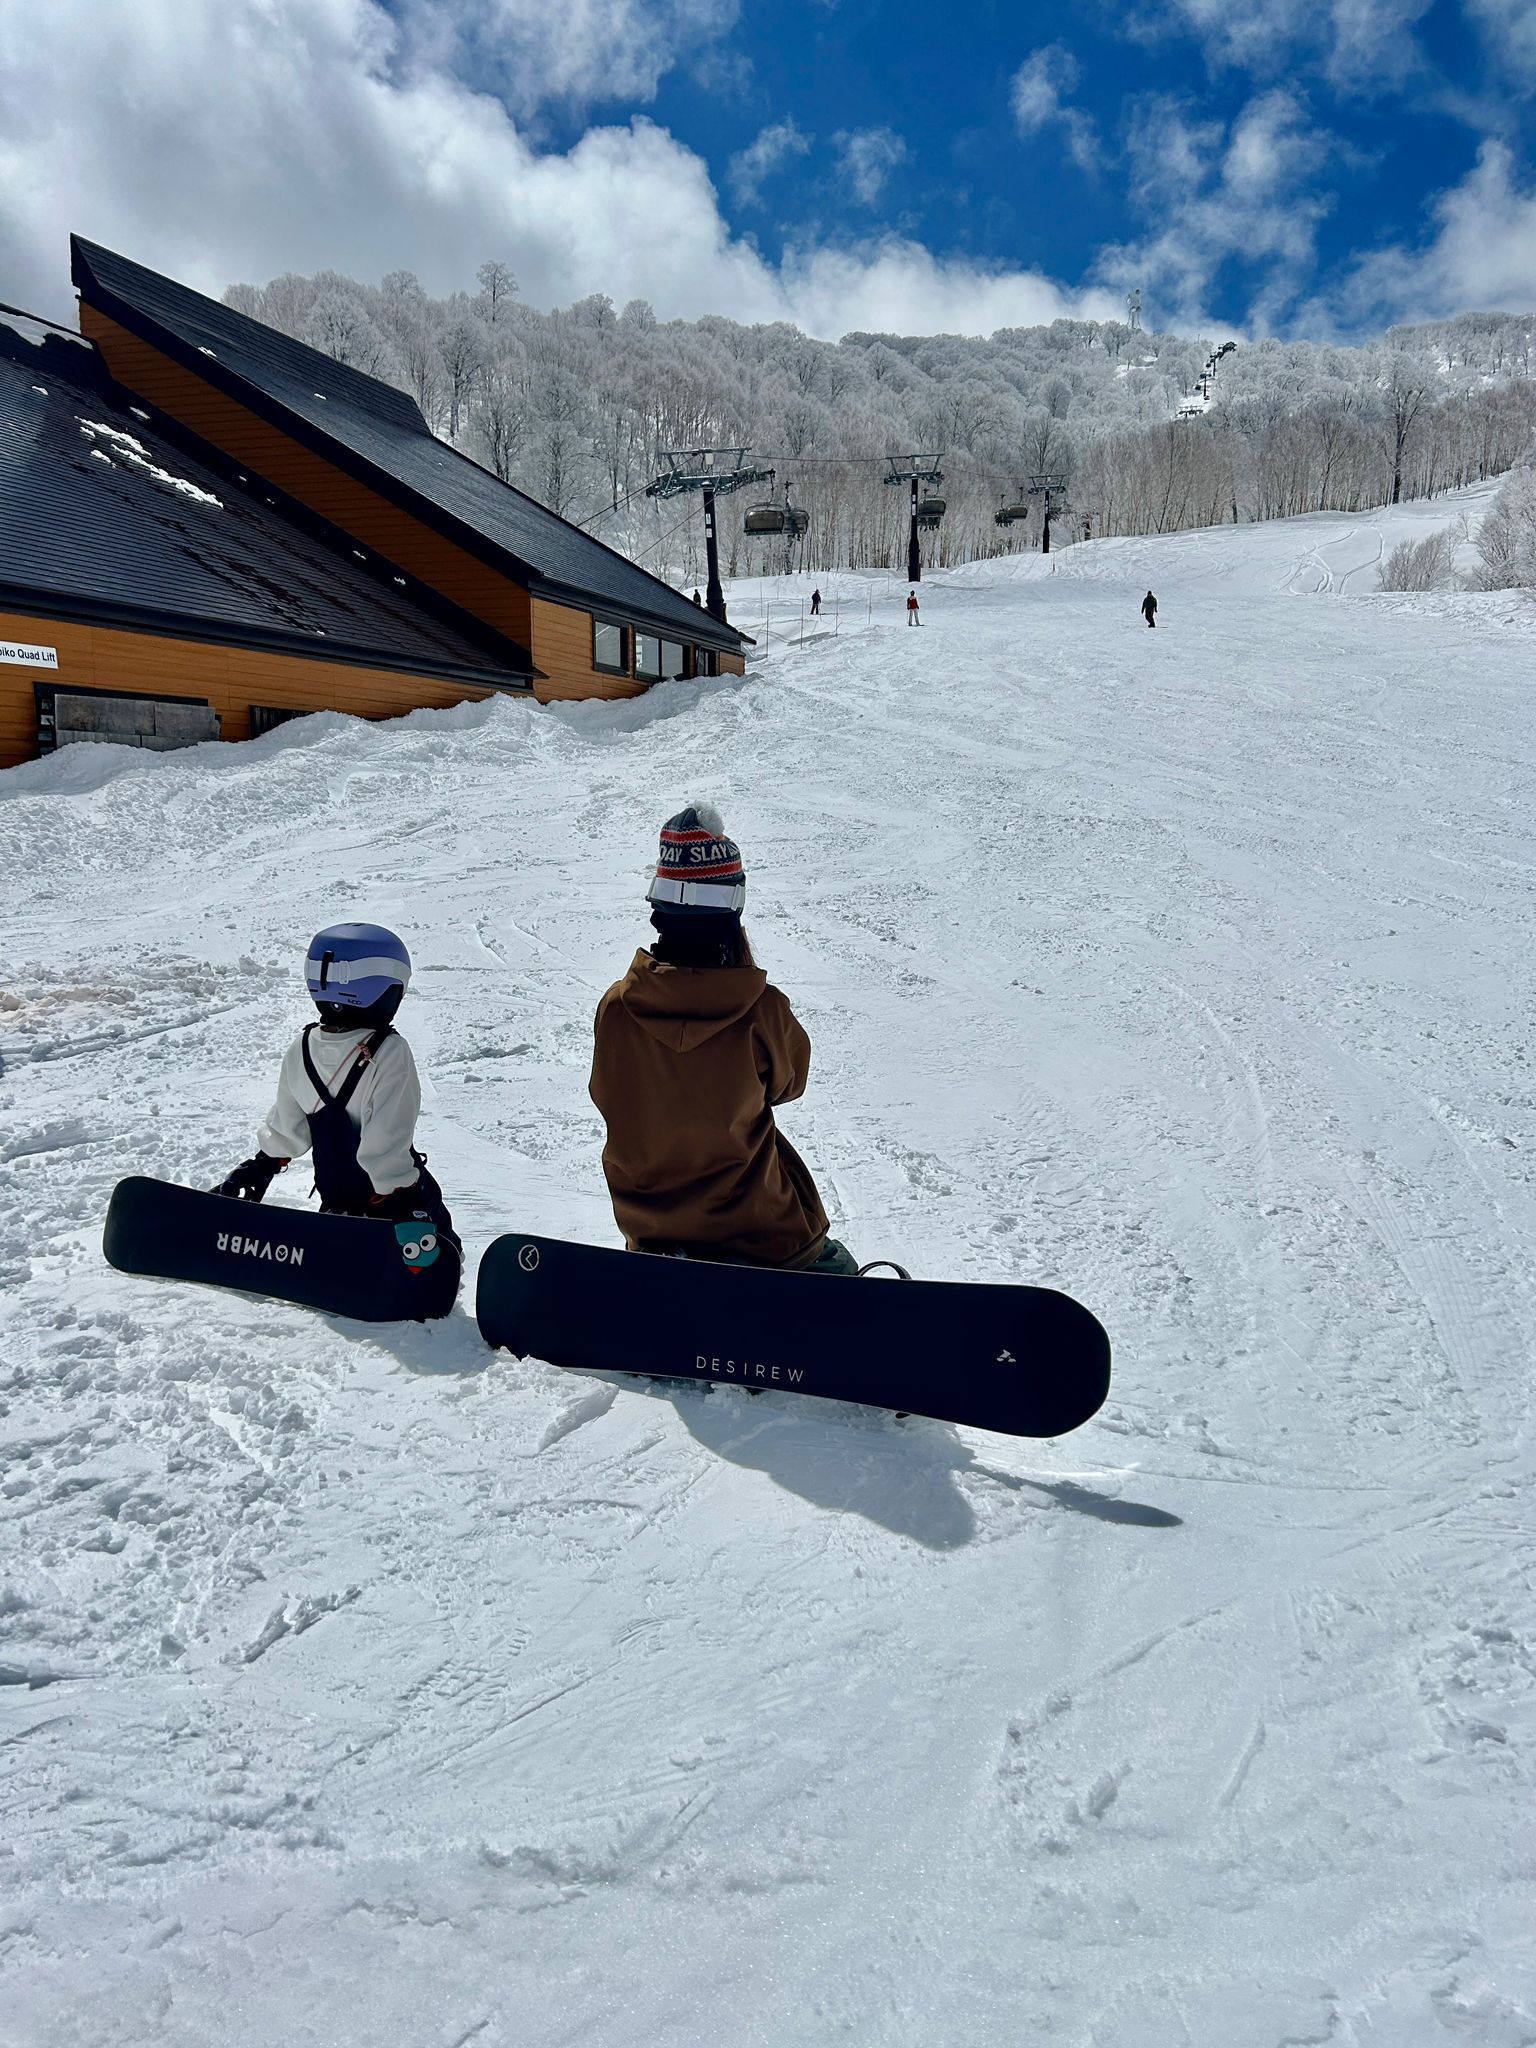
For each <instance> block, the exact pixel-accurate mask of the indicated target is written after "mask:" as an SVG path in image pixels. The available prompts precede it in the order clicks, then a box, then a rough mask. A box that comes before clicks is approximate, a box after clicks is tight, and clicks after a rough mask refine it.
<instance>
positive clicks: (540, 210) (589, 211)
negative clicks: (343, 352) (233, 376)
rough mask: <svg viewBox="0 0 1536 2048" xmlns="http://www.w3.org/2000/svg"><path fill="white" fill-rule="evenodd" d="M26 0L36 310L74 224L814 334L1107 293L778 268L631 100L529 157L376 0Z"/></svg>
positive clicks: (124, 237)
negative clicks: (735, 231) (496, 278)
mask: <svg viewBox="0 0 1536 2048" xmlns="http://www.w3.org/2000/svg"><path fill="white" fill-rule="evenodd" d="M24 4H25V5H26V6H27V8H28V22H27V26H26V33H25V35H24V36H14V37H12V48H11V50H10V51H9V52H8V61H7V63H6V65H5V66H4V67H3V69H0V192H3V193H4V195H5V203H4V207H3V210H0V298H5V299H8V300H10V301H11V302H12V303H13V304H21V305H27V306H30V307H31V308H32V309H33V310H35V311H38V312H42V313H47V314H53V315H55V316H57V315H59V314H61V313H63V312H64V311H66V310H67V306H68V289H69V288H68V282H67V279H68V271H67V263H68V234H69V231H70V229H71V228H74V229H78V230H79V231H80V232H81V233H83V234H85V235H87V236H89V237H91V238H92V239H95V240H99V241H103V242H106V243H108V244H109V245H110V246H112V247H115V248H118V249H121V250H123V251H124V253H126V254H128V255H131V256H134V257H136V258H137V259H138V260H140V261H142V262H145V263H149V264H151V265H153V266H155V267H157V268H160V269H163V270H166V271H168V272H169V273H170V274H172V275H173V276H176V277H179V278H181V279H183V280H184V281H185V282H186V283H188V284H190V285H193V286H195V287H197V288H198V289H200V290H203V291H208V292H213V293H218V292H220V291H222V290H223V288H224V287H225V286H226V285H227V284H229V283H231V282H232V281H234V280H236V279H245V280H249V281H258V282H259V281H263V280H265V279H267V278H269V277H272V276H274V275H276V274H277V273H279V272H281V271H284V270H299V271H314V270H318V269H323V268H332V269H336V270H340V271H343V272H347V273H350V274H352V275H355V276H359V277H365V278H375V279H376V278H378V277H380V276H382V275H383V274H384V273H385V272H386V271H389V270H394V269H399V268H409V269H414V270H415V271H416V272H417V273H418V274H419V275H420V277H421V278H422V280H423V282H424V283H425V284H426V285H427V286H428V288H429V289H431V290H433V291H436V292H442V291H446V290H450V289H455V288H463V287H466V286H468V285H469V283H470V281H471V280H472V279H473V277H474V274H475V268H476V266H477V265H478V264H479V263H481V262H483V261H485V260H486V259H487V258H491V257H498V258H501V259H503V260H505V261H507V262H509V263H510V264H511V265H512V267H513V269H514V270H515V271H516V272H517V275H518V278H519V281H520V282H521V284H522V286H523V290H524V292H525V294H526V295H527V297H528V299H529V300H530V302H531V303H533V304H536V305H550V304H555V303H565V302H569V301H570V300H572V299H575V298H580V297H582V296H584V295H585V294H587V293H588V292H593V291H604V292H607V293H609V294H610V295H611V296H612V297H613V298H615V299H617V300H620V301H622V300H623V299H626V298H629V297H641V298H648V299H650V300H651V302H652V303H653V304H654V305H655V307H656V309H657V311H658V313H660V314H661V315H662V316H663V317H672V316H676V317H684V316H688V317H691V316H694V315H697V314H700V313H706V312H711V313H725V314H729V315H732V316H734V317H736V318H738V319H742V320H792V321H795V322H796V323H797V324H799V325H800V326H802V327H804V328H806V329H807V330H808V331H809V332H811V333H815V334H821V335H833V336H835V335H837V334H840V333H844V332H846V331H847V330H849V329H850V328H866V327H867V328H888V329H897V330H900V331H903V332H907V333H933V332H937V331H945V330H947V331H954V332H963V333H986V332H990V331H991V329H992V328H994V327H998V326H1005V325H1016V324H1025V323H1028V322H1032V321H1037V320H1050V319H1053V318H1055V317H1057V316H1058V315H1062V314H1078V313H1089V314H1094V313H1096V314H1098V315H1100V316H1102V315H1105V314H1107V313H1109V312H1110V311H1111V310H1112V302H1111V300H1110V299H1109V297H1108V296H1107V295H1106V294H1102V293H1092V292H1090V293H1077V292H1071V291H1068V290H1066V289H1064V288H1062V287H1060V286H1058V285H1056V284H1054V283H1053V282H1052V281H1051V280H1049V279H1047V278H1044V277H1041V276H1040V275H1038V274H1037V273H1035V272H1031V271H1025V270H1001V269H998V270H993V269H988V268H986V267H984V266H978V265H975V264H970V263H966V262H962V261H940V260H936V259H935V258H934V257H933V256H932V255H931V254H930V253H929V252H928V251H927V250H926V249H924V248H922V247H920V246H918V245H917V244H914V243H911V242H907V241H901V240H896V239H891V238H886V239H883V240H880V241H878V242H876V243H874V244H868V245H861V246H858V247H853V248H829V247H825V246H819V245H808V246H806V247H804V248H801V249H798V250H796V251H793V252H792V253H790V254H788V255H787V256H786V257H785V259H784V261H783V262H782V264H780V265H779V266H777V267H775V266H773V265H771V264H769V263H768V262H766V261H765V260H764V259H763V257H762V256H761V255H760V254H759V253H758V252H757V250H756V249H755V248H753V247H752V246H751V245H750V244H749V243H746V242H742V241H740V240H737V239H735V238H733V237H732V235H731V233H730V230H729V229H728V227H727V226H726V223H725V222H724V220H723V219H722V217H721V214H720V209H719V205H718V203H717V199H716V195H715V190H714V187H713V185H712V184H711V182H710V177H709V172H708V169H707V167H706V165H705V164H704V163H703V161H702V160H701V159H700V158H699V157H698V156H696V155H694V154H693V152H692V151H690V150H688V149H685V148H684V147H683V146H682V145H681V144H679V143H678V142H677V141H676V140H675V138H674V137H672V136H671V135H669V134H668V133H667V132H666V131H665V130H663V129H661V128H659V127H657V126H655V125H654V124H653V123H651V122H649V121H645V120H636V121H633V122H631V123H629V124H628V125H626V126H623V127H606V128H592V129H589V130H588V132H587V133H586V134H585V135H583V136H582V138H581V140H580V141H579V142H578V143H577V144H576V145H575V146H574V147H573V148H571V149H569V150H567V151H564V152H556V151H548V152H540V151H539V150H538V149H537V148H535V147H534V146H533V145H532V143H531V142H530V141H529V139H528V137H527V135H526V134H525V133H524V132H522V131H520V130H519V128H518V127H517V126H516V125H515V124H514V122H513V121H512V120H511V119H510V118H509V116H508V114H507V111H506V109H505V107H504V106H502V105H501V103H500V102H499V101H498V100H496V99H493V98H491V97H489V96H488V95H485V94H479V93H475V92H473V91H472V90H470V89H469V88H468V87H467V86H465V85H464V84H463V83H462V82H461V81H460V80H459V79H458V78H457V77H456V76H455V75H454V74H453V73H452V72H451V71H449V70H444V69H441V68H433V67H432V66H431V65H430V64H429V63H428V62H427V61H426V59H425V57H424V55H423V51H422V45H421V44H420V43H419V41H418V42H416V43H413V44H411V45H410V46H407V45H405V44H404V43H402V41H401V40H400V38H399V37H398V35H397V34H396V32H395V27H394V24H393V23H392V22H391V19H390V17H389V16H388V15H387V14H386V13H385V11H384V9H383V8H382V7H381V6H379V5H377V4H375V0H199V4H193V0H137V4H136V5H135V6H134V7H132V8H125V7H122V6H121V5H119V4H117V0H24ZM15 5H16V0H12V11H13V15H14V11H15Z"/></svg>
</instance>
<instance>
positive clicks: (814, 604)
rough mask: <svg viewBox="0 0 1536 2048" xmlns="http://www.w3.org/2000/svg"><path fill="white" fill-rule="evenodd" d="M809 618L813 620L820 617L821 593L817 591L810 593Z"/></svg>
mask: <svg viewBox="0 0 1536 2048" xmlns="http://www.w3.org/2000/svg"><path fill="white" fill-rule="evenodd" d="M811 617H812V618H813V619H819V618H820V617H821V592H820V591H819V590H813V591H812V592H811Z"/></svg>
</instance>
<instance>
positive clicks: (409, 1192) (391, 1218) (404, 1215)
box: [368, 1176, 428, 1223]
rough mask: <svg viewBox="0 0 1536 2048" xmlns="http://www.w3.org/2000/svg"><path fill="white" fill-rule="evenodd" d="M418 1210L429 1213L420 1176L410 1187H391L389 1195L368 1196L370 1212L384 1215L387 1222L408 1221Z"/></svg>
mask: <svg viewBox="0 0 1536 2048" xmlns="http://www.w3.org/2000/svg"><path fill="white" fill-rule="evenodd" d="M418 1212H419V1213H420V1214H422V1215H426V1214H427V1213H428V1212H427V1204H426V1200H425V1197H424V1191H423V1189H422V1185H421V1179H420V1176H418V1177H417V1178H416V1179H415V1180H413V1181H412V1182H411V1184H410V1186H409V1187H408V1188H391V1189H390V1191H389V1193H388V1194H387V1195H370V1196H369V1197H368V1214H369V1215H370V1216H382V1217H383V1219H384V1220H385V1222H386V1223H408V1222H409V1221H410V1219H411V1218H412V1217H413V1216H415V1215H416V1214H417V1213H418Z"/></svg>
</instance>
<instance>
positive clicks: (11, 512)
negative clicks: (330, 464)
mask: <svg viewBox="0 0 1536 2048" xmlns="http://www.w3.org/2000/svg"><path fill="white" fill-rule="evenodd" d="M0 606H6V607H9V608H12V609H18V610H39V609H41V610H45V611H46V612H48V613H50V614H52V615H57V616H61V617H69V618H74V619H83V620H96V621H99V622H101V623H103V624H122V625H128V626H137V627H138V628H139V629H140V630H144V631H153V630H157V629H158V630H161V631H165V632H171V633H175V634H177V635H179V636H180V637H186V636H188V635H193V636H197V635H199V634H204V633H205V634H206V635H207V637H209V638H210V639H216V640H220V641H225V642H231V641H232V642H235V643H237V644H242V645H249V646H260V647H266V648H270V649H271V651H272V652H274V653H279V652H280V653H287V654H304V655H307V656H309V657H311V658H319V659H322V660H332V661H346V662H352V663H356V662H366V663H368V664H369V665H371V666H378V667H384V668H394V669H400V670H404V671H406V672H408V673H410V674H413V675H422V674H425V675H435V676H442V677H445V678H448V679H450V680H454V681H461V682H465V681H467V682H475V683H479V684H481V685H482V686H489V687H501V688H505V687H507V686H509V685H516V684H521V683H523V682H524V681H526V679H527V678H528V677H529V676H530V675H532V674H533V673H534V670H533V665H532V663H531V661H530V660H529V658H528V656H527V654H526V652H525V651H524V650H523V649H521V648H519V647H517V646H515V645H514V644H513V643H512V642H511V641H509V640H504V639H502V638H501V637H500V636H499V635H496V634H493V633H490V632H489V631H484V632H481V631H479V630H478V629H475V628H473V626H472V625H471V628H470V629H467V630H466V629H461V628H460V627H459V626H458V625H456V624H455V623H454V622H453V620H452V619H451V618H444V617H439V616H437V615H436V613H435V611H433V610H430V609H426V608H424V607H423V606H422V605H421V604H419V603H418V602H417V601H416V600H415V599H414V598H412V597H410V596H409V595H408V594H407V593H406V592H405V591H403V590H400V589H398V588H396V586H395V585H394V582H393V580H392V578H391V577H390V576H389V575H388V574H381V575H370V574H369V573H368V572H367V570H366V569H365V568H363V567H361V566H360V565H359V564H358V563H357V562H356V561H355V560H354V559H353V557H352V556H351V554H350V553H349V552H348V551H347V550H345V549H342V548H337V547H334V546H329V545H327V544H326V543H325V542H324V541H323V540H321V539H319V538H317V537H316V536H315V535H314V534H312V533H309V532H307V531H305V530H304V529H302V528H301V527H298V526H296V525H294V524H293V523H292V522H291V521H290V520H288V519H287V518H285V517H284V516H283V515H282V513H281V512H280V511H279V510H278V509H276V508H275V507H272V506H269V505H267V504H266V503H265V502H264V501H263V500H262V499H261V498H259V497H255V496H252V495H250V494H249V493H247V492H242V491H241V490H240V489H239V487H238V485H236V484H234V483H233V481H232V479H230V478H228V477H225V476H223V475H220V474H219V473H218V472H217V471H216V470H214V469H212V468H210V467H208V466H207V465H206V464H205V463H202V462H200V461H198V460H197V459H196V457H195V456H194V455H192V454H191V453H189V452H188V451H187V450H186V449H184V448H183V447H181V446H180V445H179V444H173V443H172V442H171V441H169V440H168V439H167V438H166V436H165V435H164V433H163V432H160V431H157V430H156V428H155V427H153V426H152V425H151V424H150V423H149V422H148V421H147V420H145V419H144V418H142V417H140V415H139V413H138V412H136V411H134V410H133V409H132V408H131V406H130V403H129V400H128V396H127V394H126V393H125V392H123V391H121V390H120V389H119V388H118V387H116V386H115V385H113V383H112V382H111V379H110V378H109V376H108V375H107V372H106V366H105V364H104V363H103V362H102V361H101V359H100V357H99V355H98V354H97V351H96V350H95V349H94V348H91V347H88V346H86V347H82V346H81V345H80V344H79V343H74V344H73V345H69V344H66V343H64V342H63V341H62V340H61V339H60V338H58V337H54V338H52V339H48V338H47V337H45V336H44V334H43V331H42V330H41V329H39V330H37V332H36V334H35V335H33V336H27V335H26V334H25V331H24V330H23V329H22V328H21V327H19V326H17V325H16V324H14V323H7V322H5V321H0Z"/></svg>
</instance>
